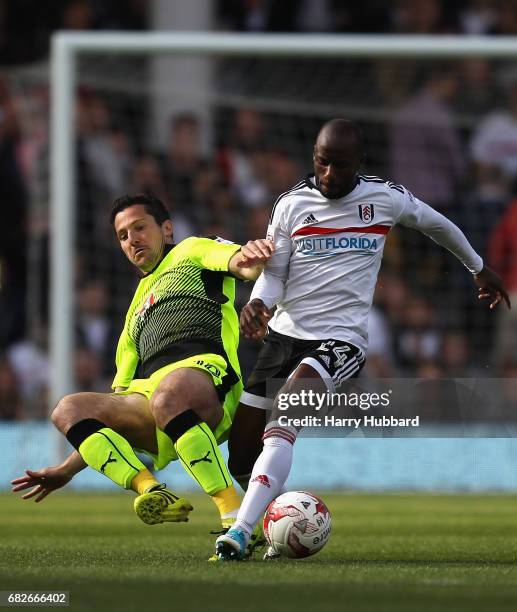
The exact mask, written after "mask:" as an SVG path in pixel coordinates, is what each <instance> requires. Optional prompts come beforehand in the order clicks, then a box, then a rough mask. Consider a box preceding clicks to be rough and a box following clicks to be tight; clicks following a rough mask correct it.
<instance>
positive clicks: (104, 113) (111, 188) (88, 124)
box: [80, 93, 133, 222]
mask: <svg viewBox="0 0 517 612" xmlns="http://www.w3.org/2000/svg"><path fill="white" fill-rule="evenodd" d="M80 108H81V107H80ZM82 109H83V112H84V113H85V116H84V121H83V123H82V126H83V129H82V133H81V140H82V147H83V152H84V158H85V162H86V164H87V165H88V169H89V173H90V176H91V179H92V181H93V182H94V185H95V192H94V194H93V195H94V198H95V200H97V201H99V202H102V203H104V202H106V201H108V202H111V201H112V200H113V199H114V198H116V197H118V196H119V195H120V194H121V193H124V192H125V191H126V190H127V184H128V179H129V176H130V170H131V169H132V166H133V157H132V152H131V150H130V146H129V142H128V140H127V138H126V136H125V134H124V133H123V132H122V131H121V130H119V129H117V128H115V127H114V126H113V122H112V117H111V112H110V110H109V108H108V105H107V103H106V101H105V100H103V99H102V98H101V97H100V96H98V95H96V94H92V93H90V94H88V95H87V96H86V99H85V104H84V106H83V107H82ZM107 210H109V209H106V212H107ZM102 220H103V222H104V218H103V219H102Z"/></svg>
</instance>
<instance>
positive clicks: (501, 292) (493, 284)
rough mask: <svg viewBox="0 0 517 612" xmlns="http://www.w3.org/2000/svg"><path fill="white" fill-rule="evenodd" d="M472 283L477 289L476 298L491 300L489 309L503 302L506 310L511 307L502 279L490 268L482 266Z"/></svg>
mask: <svg viewBox="0 0 517 612" xmlns="http://www.w3.org/2000/svg"><path fill="white" fill-rule="evenodd" d="M474 282H475V283H476V285H477V286H478V287H479V295H478V298H479V299H480V300H483V299H489V300H491V302H490V308H491V309H492V308H495V307H496V306H497V305H498V304H499V303H501V302H504V303H505V304H506V306H507V307H508V308H511V307H512V305H511V304H510V298H509V297H508V293H507V292H506V289H505V288H504V284H503V280H502V278H501V277H500V276H499V274H497V273H496V272H494V271H493V270H492V269H491V268H489V267H487V266H484V267H483V269H482V270H481V272H478V273H477V274H474Z"/></svg>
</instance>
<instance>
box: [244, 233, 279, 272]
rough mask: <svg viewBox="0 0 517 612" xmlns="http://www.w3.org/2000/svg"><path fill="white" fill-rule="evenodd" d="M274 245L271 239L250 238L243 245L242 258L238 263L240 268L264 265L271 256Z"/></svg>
mask: <svg viewBox="0 0 517 612" xmlns="http://www.w3.org/2000/svg"><path fill="white" fill-rule="evenodd" d="M273 251H274V246H273V243H272V242H271V240H265V239H264V240H262V239H260V240H248V242H247V243H246V244H245V245H244V246H242V247H241V251H240V254H241V258H240V261H239V262H238V263H237V266H238V267H239V268H253V267H254V266H260V265H261V266H264V265H265V264H266V262H267V260H268V259H269V258H270V257H271V255H272V254H273Z"/></svg>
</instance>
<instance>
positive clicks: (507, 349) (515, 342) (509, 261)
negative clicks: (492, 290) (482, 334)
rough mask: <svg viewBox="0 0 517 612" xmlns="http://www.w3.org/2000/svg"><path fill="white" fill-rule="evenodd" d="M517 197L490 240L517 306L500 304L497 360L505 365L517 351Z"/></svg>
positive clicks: (490, 258)
mask: <svg viewBox="0 0 517 612" xmlns="http://www.w3.org/2000/svg"><path fill="white" fill-rule="evenodd" d="M516 237H517V200H513V201H512V202H511V203H510V205H509V206H508V209H507V211H506V212H505V214H504V215H503V216H502V217H501V219H500V220H499V222H498V223H497V225H496V227H495V228H494V230H493V232H492V234H491V236H490V240H489V244H488V261H489V262H490V265H491V266H492V267H493V268H494V270H496V272H498V273H499V274H500V275H501V276H502V278H503V281H504V284H505V286H506V290H507V291H508V294H509V296H510V300H511V302H512V304H513V308H512V309H511V310H508V309H507V308H506V307H503V308H498V315H497V316H498V330H497V333H496V340H495V344H494V361H495V363H496V364H498V365H499V366H501V365H502V364H504V363H507V362H509V361H512V360H514V359H515V356H516V355H517V314H516V313H517V308H516V307H515V306H516V305H517V239H516Z"/></svg>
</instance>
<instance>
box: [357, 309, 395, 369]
mask: <svg viewBox="0 0 517 612" xmlns="http://www.w3.org/2000/svg"><path fill="white" fill-rule="evenodd" d="M393 362H394V360H393V348H392V339H391V333H390V328H389V325H388V321H387V319H386V317H385V315H384V313H383V312H382V311H381V310H380V309H379V308H377V307H376V306H372V308H371V310H370V314H369V316H368V359H367V363H366V365H365V368H364V369H365V372H364V373H365V375H366V376H370V377H372V378H391V377H392V376H394V369H393Z"/></svg>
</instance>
